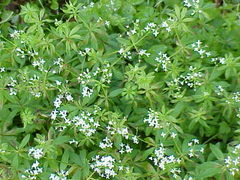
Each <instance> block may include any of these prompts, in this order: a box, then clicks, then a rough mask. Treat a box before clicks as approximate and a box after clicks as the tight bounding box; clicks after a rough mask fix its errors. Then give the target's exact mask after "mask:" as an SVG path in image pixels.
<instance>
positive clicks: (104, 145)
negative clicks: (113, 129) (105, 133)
mask: <svg viewBox="0 0 240 180" xmlns="http://www.w3.org/2000/svg"><path fill="white" fill-rule="evenodd" d="M112 146H113V143H112V141H111V140H110V139H109V138H108V137H106V138H104V139H103V140H102V142H100V144H99V147H100V148H102V149H105V148H112Z"/></svg>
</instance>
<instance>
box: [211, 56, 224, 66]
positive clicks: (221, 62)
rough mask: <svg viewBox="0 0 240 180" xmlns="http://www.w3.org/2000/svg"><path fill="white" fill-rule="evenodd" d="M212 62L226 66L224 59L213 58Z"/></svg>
mask: <svg viewBox="0 0 240 180" xmlns="http://www.w3.org/2000/svg"><path fill="white" fill-rule="evenodd" d="M211 62H213V63H214V64H226V58H224V57H216V58H212V59H211Z"/></svg>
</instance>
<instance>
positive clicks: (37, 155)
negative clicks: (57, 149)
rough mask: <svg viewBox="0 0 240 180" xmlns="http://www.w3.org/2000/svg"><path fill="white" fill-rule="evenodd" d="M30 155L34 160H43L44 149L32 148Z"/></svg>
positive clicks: (29, 151)
mask: <svg viewBox="0 0 240 180" xmlns="http://www.w3.org/2000/svg"><path fill="white" fill-rule="evenodd" d="M28 155H29V156H32V157H33V158H34V159H41V158H42V157H43V156H44V153H43V149H42V148H40V149H38V148H34V147H32V148H30V149H29V150H28Z"/></svg>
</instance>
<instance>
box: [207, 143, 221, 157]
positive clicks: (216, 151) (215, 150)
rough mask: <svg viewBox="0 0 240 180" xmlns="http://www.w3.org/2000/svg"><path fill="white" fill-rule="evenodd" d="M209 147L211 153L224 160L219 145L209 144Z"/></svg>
mask: <svg viewBox="0 0 240 180" xmlns="http://www.w3.org/2000/svg"><path fill="white" fill-rule="evenodd" d="M210 149H211V150H212V153H213V154H214V155H215V157H216V158H217V159H218V160H224V155H223V153H222V151H221V150H220V148H219V146H217V145H214V144H210Z"/></svg>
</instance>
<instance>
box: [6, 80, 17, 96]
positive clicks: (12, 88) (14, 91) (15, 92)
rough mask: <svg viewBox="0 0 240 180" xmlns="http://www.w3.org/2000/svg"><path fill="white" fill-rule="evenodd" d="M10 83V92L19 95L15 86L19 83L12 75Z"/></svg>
mask: <svg viewBox="0 0 240 180" xmlns="http://www.w3.org/2000/svg"><path fill="white" fill-rule="evenodd" d="M10 81H11V82H10V83H8V84H7V86H8V87H9V91H10V92H9V94H10V95H17V89H16V88H15V86H16V85H17V80H16V79H13V77H10Z"/></svg>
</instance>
